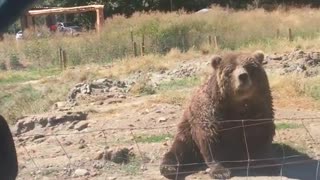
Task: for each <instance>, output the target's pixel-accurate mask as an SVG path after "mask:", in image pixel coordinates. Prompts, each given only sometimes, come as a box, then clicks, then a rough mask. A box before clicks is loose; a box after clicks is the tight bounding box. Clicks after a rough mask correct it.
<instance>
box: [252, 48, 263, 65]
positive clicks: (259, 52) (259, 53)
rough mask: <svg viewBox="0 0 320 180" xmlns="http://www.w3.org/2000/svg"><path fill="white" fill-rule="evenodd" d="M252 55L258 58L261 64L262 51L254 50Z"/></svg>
mask: <svg viewBox="0 0 320 180" xmlns="http://www.w3.org/2000/svg"><path fill="white" fill-rule="evenodd" d="M253 56H254V57H255V58H256V59H257V60H258V62H259V63H260V64H262V62H263V60H264V53H263V52H262V51H260V50H259V51H256V52H254V53H253Z"/></svg>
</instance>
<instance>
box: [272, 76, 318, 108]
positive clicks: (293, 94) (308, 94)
mask: <svg viewBox="0 0 320 180" xmlns="http://www.w3.org/2000/svg"><path fill="white" fill-rule="evenodd" d="M269 80H270V86H271V89H272V92H273V96H274V99H275V105H276V106H277V107H296V108H300V109H319V108H320V102H319V101H318V100H320V88H319V82H320V77H314V78H305V77H303V76H302V75H286V76H279V75H277V74H270V75H269Z"/></svg>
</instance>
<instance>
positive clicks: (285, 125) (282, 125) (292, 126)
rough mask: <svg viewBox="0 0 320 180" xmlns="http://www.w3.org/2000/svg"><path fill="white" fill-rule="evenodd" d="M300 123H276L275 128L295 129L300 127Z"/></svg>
mask: <svg viewBox="0 0 320 180" xmlns="http://www.w3.org/2000/svg"><path fill="white" fill-rule="evenodd" d="M300 127H301V124H297V123H276V129H277V130H282V129H296V128H300Z"/></svg>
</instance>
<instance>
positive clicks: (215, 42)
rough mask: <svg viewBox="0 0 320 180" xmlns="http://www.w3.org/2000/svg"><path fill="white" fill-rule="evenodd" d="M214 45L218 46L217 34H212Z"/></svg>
mask: <svg viewBox="0 0 320 180" xmlns="http://www.w3.org/2000/svg"><path fill="white" fill-rule="evenodd" d="M214 45H215V48H216V49H218V48H219V44H218V36H214Z"/></svg>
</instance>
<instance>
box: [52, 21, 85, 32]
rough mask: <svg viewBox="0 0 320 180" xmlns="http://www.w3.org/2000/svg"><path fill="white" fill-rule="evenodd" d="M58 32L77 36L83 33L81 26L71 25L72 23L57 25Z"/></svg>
mask: <svg viewBox="0 0 320 180" xmlns="http://www.w3.org/2000/svg"><path fill="white" fill-rule="evenodd" d="M57 30H58V32H62V33H71V34H77V33H79V32H81V31H82V30H81V27H80V26H78V25H75V24H74V23H71V22H59V23H57Z"/></svg>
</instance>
